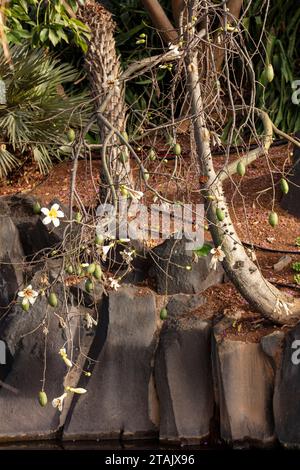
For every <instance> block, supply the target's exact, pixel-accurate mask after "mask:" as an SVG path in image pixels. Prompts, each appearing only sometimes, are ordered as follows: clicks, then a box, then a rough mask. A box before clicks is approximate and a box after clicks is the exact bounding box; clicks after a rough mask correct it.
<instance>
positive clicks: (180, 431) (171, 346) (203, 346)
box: [155, 296, 214, 444]
mask: <svg viewBox="0 0 300 470" xmlns="http://www.w3.org/2000/svg"><path fill="white" fill-rule="evenodd" d="M175 297H176V296H175ZM185 297H187V298H188V296H185ZM189 300H190V299H189ZM198 301H199V300H198ZM180 304H181V305H182V304H183V298H182V296H181V299H180V302H179V299H176V300H174V299H173V301H171V302H169V305H168V312H169V316H170V319H168V320H167V321H166V322H165V324H164V326H163V328H162V331H161V335H160V342H159V346H158V350H157V354H156V359H155V382H156V386H157V391H158V397H159V403H160V439H161V440H163V441H167V440H168V441H181V442H182V443H184V444H195V443H199V442H200V441H201V439H203V438H204V437H206V436H208V435H209V432H210V424H211V420H212V418H213V408H214V396H213V385H212V372H211V357H210V348H211V324H210V323H209V322H205V321H201V320H200V319H197V318H191V319H185V320H183V319H182V320H181V319H180V313H179V312H180V309H179V305H180ZM174 310H176V312H177V315H176V313H175V314H173V312H174ZM182 310H184V308H182ZM182 313H183V312H182Z"/></svg>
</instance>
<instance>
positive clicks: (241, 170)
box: [236, 162, 246, 176]
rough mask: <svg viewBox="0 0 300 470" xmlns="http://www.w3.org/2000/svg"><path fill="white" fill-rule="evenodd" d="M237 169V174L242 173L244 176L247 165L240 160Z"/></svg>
mask: <svg viewBox="0 0 300 470" xmlns="http://www.w3.org/2000/svg"><path fill="white" fill-rule="evenodd" d="M236 171H237V174H238V175H240V176H244V175H245V173H246V167H245V165H244V163H243V162H238V164H237V166H236Z"/></svg>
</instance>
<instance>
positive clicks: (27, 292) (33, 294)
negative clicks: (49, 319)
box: [18, 284, 39, 305]
mask: <svg viewBox="0 0 300 470" xmlns="http://www.w3.org/2000/svg"><path fill="white" fill-rule="evenodd" d="M38 295H39V293H38V292H37V291H35V290H33V289H32V285H31V284H29V286H27V287H26V288H25V289H23V290H21V291H20V292H18V296H19V297H22V298H23V300H22V304H23V305H25V304H27V303H28V302H29V303H30V304H31V305H33V304H34V302H35V301H36V298H37V296H38Z"/></svg>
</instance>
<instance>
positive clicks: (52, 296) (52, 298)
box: [48, 292, 58, 308]
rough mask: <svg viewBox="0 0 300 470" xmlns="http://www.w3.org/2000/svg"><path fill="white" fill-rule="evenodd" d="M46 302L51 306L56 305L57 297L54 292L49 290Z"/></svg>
mask: <svg viewBox="0 0 300 470" xmlns="http://www.w3.org/2000/svg"><path fill="white" fill-rule="evenodd" d="M48 304H49V305H51V307H53V308H55V307H57V305H58V299H57V297H56V294H54V292H51V293H50V295H49V297H48Z"/></svg>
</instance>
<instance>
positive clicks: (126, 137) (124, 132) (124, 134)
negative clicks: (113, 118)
mask: <svg viewBox="0 0 300 470" xmlns="http://www.w3.org/2000/svg"><path fill="white" fill-rule="evenodd" d="M121 136H122V137H123V139H125V140H126V142H128V140H129V137H128V134H127V132H126V131H123V132H121Z"/></svg>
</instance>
